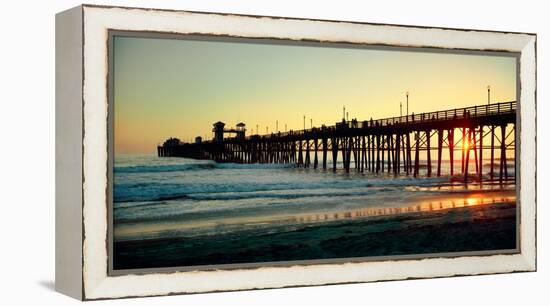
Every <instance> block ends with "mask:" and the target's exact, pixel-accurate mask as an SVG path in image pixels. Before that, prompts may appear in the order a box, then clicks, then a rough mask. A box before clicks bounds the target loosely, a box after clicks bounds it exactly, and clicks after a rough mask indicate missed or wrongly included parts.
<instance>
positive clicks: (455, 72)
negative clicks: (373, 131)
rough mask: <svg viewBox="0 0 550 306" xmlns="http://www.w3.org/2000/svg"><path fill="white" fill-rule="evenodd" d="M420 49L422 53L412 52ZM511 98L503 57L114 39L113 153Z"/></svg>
mask: <svg viewBox="0 0 550 306" xmlns="http://www.w3.org/2000/svg"><path fill="white" fill-rule="evenodd" d="M416 50H418V49H416ZM489 84H490V85H491V101H492V102H496V101H512V100H515V99H516V59H515V58H514V57H505V56H487V55H463V54H445V53H434V52H418V51H415V52H412V51H390V50H369V49H358V48H333V47H331V48H328V47H318V46H294V45H292V46H290V45H270V44H249V43H236V42H233V43H230V42H206V41H189V40H176V39H159V38H136V37H115V39H114V90H115V92H114V109H115V119H114V125H115V138H114V141H115V152H116V153H117V154H119V153H153V152H156V145H157V144H159V143H162V142H163V141H164V140H165V139H166V138H168V137H177V138H179V139H181V140H183V141H191V140H192V139H194V137H195V136H199V135H200V136H202V137H207V138H208V139H210V138H211V137H212V132H211V130H212V124H213V123H214V122H216V121H220V120H221V121H223V122H225V123H226V126H229V127H230V126H234V125H235V124H237V123H238V122H241V121H242V122H244V123H246V124H247V128H248V132H247V134H248V133H249V132H250V131H251V129H252V130H253V132H254V133H256V125H259V126H260V132H261V133H262V134H263V133H265V128H266V126H268V127H269V132H272V131H274V130H275V121H276V120H278V121H279V130H281V131H284V128H285V123H286V124H287V127H288V129H289V130H290V129H294V130H297V129H301V128H302V127H303V115H306V117H307V127H308V128H309V126H310V118H312V119H313V125H314V126H320V125H321V124H326V125H333V124H334V123H335V122H336V121H340V120H341V119H342V107H343V106H344V105H345V106H346V110H348V111H349V118H350V119H351V118H357V119H359V120H367V119H370V118H371V117H372V118H374V119H376V118H384V117H392V116H398V115H399V103H400V102H402V103H403V113H405V92H406V91H409V92H410V95H409V112H410V113H412V112H414V113H421V112H429V111H435V110H443V109H450V108H455V107H464V106H472V105H478V104H484V103H487V85H489Z"/></svg>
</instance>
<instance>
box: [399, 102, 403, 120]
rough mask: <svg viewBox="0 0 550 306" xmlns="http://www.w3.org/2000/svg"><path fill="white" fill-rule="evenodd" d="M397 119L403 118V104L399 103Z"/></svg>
mask: <svg viewBox="0 0 550 306" xmlns="http://www.w3.org/2000/svg"><path fill="white" fill-rule="evenodd" d="M399 117H403V102H401V101H399Z"/></svg>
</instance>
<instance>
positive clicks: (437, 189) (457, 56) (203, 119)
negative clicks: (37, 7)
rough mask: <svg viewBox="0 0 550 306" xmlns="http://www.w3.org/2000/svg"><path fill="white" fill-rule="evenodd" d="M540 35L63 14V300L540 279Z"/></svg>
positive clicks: (84, 10)
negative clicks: (477, 278) (497, 277)
mask: <svg viewBox="0 0 550 306" xmlns="http://www.w3.org/2000/svg"><path fill="white" fill-rule="evenodd" d="M535 49H536V35H534V34H529V33H505V32H494V31H481V30H462V29H445V28H427V27H419V26H399V25H384V24H370V23H358V22H344V21H328V20H306V19H291V18H281V17H264V16H248V15H230V14H215V13H201V12H187V11H169V10H155V9H137V8H123V7H102V6H90V5H83V6H79V7H76V8H73V9H71V10H68V11H65V12H61V13H59V14H58V15H57V17H56V116H57V117H56V138H57V140H56V158H57V159H56V289H57V290H58V291H60V292H62V293H64V294H67V295H70V296H73V297H75V298H78V299H83V300H94V299H106V298H122V297H136V296H153V295H168V294H184V293H202V292H214V291H230V290H247V289H257V288H281V287H290V286H313V285H325V284H338V283H353V282H371V281H382V280H400V279H410V278H430V277H448V276H454V275H477V274H494V273H509V272H521V271H535V270H536V233H535V222H536V200H535V190H536V155H535V154H536V133H535V131H536V118H535V115H536V96H535V93H536V53H535Z"/></svg>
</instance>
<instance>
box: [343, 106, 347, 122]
mask: <svg viewBox="0 0 550 306" xmlns="http://www.w3.org/2000/svg"><path fill="white" fill-rule="evenodd" d="M342 120H344V121H345V120H346V106H345V105H344V110H343V111H342Z"/></svg>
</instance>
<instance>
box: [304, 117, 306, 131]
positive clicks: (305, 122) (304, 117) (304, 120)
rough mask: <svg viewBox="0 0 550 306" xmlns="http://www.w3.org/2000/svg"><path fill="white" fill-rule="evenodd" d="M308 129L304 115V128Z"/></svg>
mask: <svg viewBox="0 0 550 306" xmlns="http://www.w3.org/2000/svg"><path fill="white" fill-rule="evenodd" d="M305 129H306V115H304V130H305Z"/></svg>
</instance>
